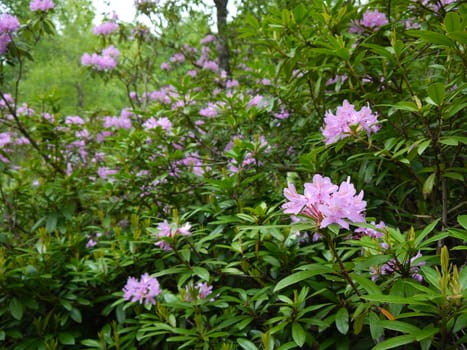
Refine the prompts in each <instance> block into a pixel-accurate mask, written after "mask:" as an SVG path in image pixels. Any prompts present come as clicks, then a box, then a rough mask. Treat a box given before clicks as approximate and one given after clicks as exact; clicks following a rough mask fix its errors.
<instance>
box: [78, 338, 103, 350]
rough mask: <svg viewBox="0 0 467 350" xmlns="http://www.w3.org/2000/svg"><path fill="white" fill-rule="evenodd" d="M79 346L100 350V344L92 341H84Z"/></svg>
mask: <svg viewBox="0 0 467 350" xmlns="http://www.w3.org/2000/svg"><path fill="white" fill-rule="evenodd" d="M81 344H82V345H84V346H87V347H90V348H96V349H102V347H101V343H99V342H98V341H97V340H94V339H84V340H82V341H81Z"/></svg>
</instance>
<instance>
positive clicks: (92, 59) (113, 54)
mask: <svg viewBox="0 0 467 350" xmlns="http://www.w3.org/2000/svg"><path fill="white" fill-rule="evenodd" d="M119 55H120V51H119V50H118V49H117V48H116V47H114V46H112V45H110V46H109V47H107V48H105V49H103V50H102V54H101V55H99V54H97V53H93V54H92V55H90V54H88V53H87V52H86V53H84V54H83V56H81V64H82V65H83V66H92V67H93V68H94V69H97V70H112V69H114V68H115V67H116V66H117V58H118V56H119Z"/></svg>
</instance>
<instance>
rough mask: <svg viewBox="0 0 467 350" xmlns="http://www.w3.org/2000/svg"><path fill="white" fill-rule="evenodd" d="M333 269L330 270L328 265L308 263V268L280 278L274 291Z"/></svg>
mask: <svg viewBox="0 0 467 350" xmlns="http://www.w3.org/2000/svg"><path fill="white" fill-rule="evenodd" d="M333 271H334V270H332V269H331V268H330V267H328V266H323V265H319V264H312V265H310V268H309V269H308V270H305V271H299V272H295V273H293V274H292V275H290V276H287V277H286V278H284V279H282V280H280V281H279V282H278V283H277V285H276V287H275V288H274V292H278V291H280V290H281V289H284V288H285V287H288V286H290V285H292V284H295V283H298V282H301V281H303V280H306V279H308V278H311V277H314V276H317V275H322V274H325V273H331V272H333Z"/></svg>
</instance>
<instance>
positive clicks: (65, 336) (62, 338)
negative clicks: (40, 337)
mask: <svg viewBox="0 0 467 350" xmlns="http://www.w3.org/2000/svg"><path fill="white" fill-rule="evenodd" d="M58 341H59V342H60V344H63V345H74V344H75V337H74V336H73V335H72V334H71V333H68V332H63V333H58Z"/></svg>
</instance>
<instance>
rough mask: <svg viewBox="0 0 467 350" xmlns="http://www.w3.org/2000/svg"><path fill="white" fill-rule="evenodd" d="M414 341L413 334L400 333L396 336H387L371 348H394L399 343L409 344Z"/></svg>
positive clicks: (383, 349)
mask: <svg viewBox="0 0 467 350" xmlns="http://www.w3.org/2000/svg"><path fill="white" fill-rule="evenodd" d="M414 341H415V336H413V335H400V336H397V337H393V338H389V339H387V340H384V341H382V342H381V343H378V344H377V345H376V346H375V347H373V349H372V350H386V349H394V348H397V347H399V346H401V345H405V344H410V343H413V342H414Z"/></svg>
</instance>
